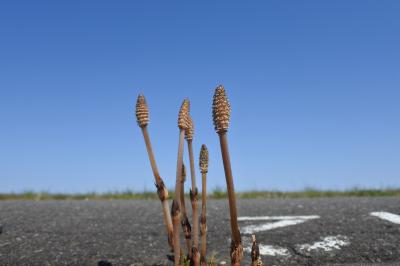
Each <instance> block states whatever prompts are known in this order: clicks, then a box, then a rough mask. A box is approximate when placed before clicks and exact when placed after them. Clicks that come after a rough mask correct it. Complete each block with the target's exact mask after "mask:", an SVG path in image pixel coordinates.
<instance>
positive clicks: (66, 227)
mask: <svg viewBox="0 0 400 266" xmlns="http://www.w3.org/2000/svg"><path fill="white" fill-rule="evenodd" d="M187 203H189V201H187ZM187 208H188V210H190V209H191V208H190V206H189V204H188V206H187ZM207 211H208V213H207V222H208V238H207V243H208V255H211V254H215V257H216V258H217V259H218V261H219V262H222V263H223V262H226V265H229V243H230V240H229V237H230V226H229V210H228V205H227V200H209V201H208V209H207ZM238 213H239V216H240V218H239V219H240V221H239V225H240V227H241V231H242V238H243V243H244V246H245V250H246V251H245V253H244V263H243V265H248V263H249V260H250V254H249V252H248V251H249V247H250V237H251V234H253V233H254V234H256V236H257V239H258V241H259V242H260V245H261V246H260V249H261V252H262V253H263V254H264V255H263V257H262V258H263V262H264V265H296V266H297V265H318V266H319V265H349V266H350V265H400V216H399V215H400V198H316V199H254V200H239V201H238ZM0 226H1V227H0V232H1V233H0V265H41V266H42V265H99V262H100V265H101V264H102V263H103V264H102V265H153V264H157V265H165V264H170V262H169V261H168V259H167V256H166V255H167V254H169V249H168V246H167V240H166V236H165V232H164V225H163V222H162V214H161V205H160V202H159V201H155V200H126V201H116V200H113V201H37V202H35V201H0ZM182 244H183V241H182ZM182 246H183V245H182Z"/></svg>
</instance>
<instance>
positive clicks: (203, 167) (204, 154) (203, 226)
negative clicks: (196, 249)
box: [199, 144, 208, 266]
mask: <svg viewBox="0 0 400 266" xmlns="http://www.w3.org/2000/svg"><path fill="white" fill-rule="evenodd" d="M199 166H200V172H201V181H202V182H201V216H200V235H201V249H200V264H201V265H202V266H206V265H207V259H206V252H207V240H206V234H207V222H206V201H207V172H208V150H207V146H206V145H205V144H203V145H201V150H200V159H199Z"/></svg>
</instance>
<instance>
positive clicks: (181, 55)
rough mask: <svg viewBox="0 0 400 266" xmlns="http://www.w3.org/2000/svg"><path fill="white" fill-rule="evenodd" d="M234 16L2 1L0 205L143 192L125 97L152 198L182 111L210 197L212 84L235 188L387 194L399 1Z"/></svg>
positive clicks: (399, 178)
mask: <svg viewBox="0 0 400 266" xmlns="http://www.w3.org/2000/svg"><path fill="white" fill-rule="evenodd" d="M189 2H190V3H189ZM247 3H248V4H244V2H243V1H240V3H239V1H237V2H234V1H200V2H196V3H194V2H193V1H181V2H175V1H97V0H96V1H8V3H7V2H6V1H3V2H2V3H1V4H0V181H1V182H0V183H1V184H0V192H10V191H17V192H18V191H23V190H36V191H40V190H46V191H51V192H86V191H108V190H122V189H126V188H131V189H134V190H137V191H142V190H144V189H146V190H153V188H154V187H153V176H152V172H151V168H150V164H149V162H148V158H147V153H146V149H145V145H144V142H143V139H142V135H141V132H140V129H139V128H138V127H137V125H136V120H135V115H134V106H135V101H136V97H137V95H138V93H143V94H144V95H145V96H146V98H147V101H148V104H149V107H150V115H151V124H150V125H149V131H150V135H151V138H152V142H153V148H154V150H155V155H156V159H157V162H158V165H159V169H160V172H161V175H162V177H163V178H164V180H165V183H166V184H167V186H168V187H169V188H172V187H173V186H174V183H175V167H176V156H177V144H178V128H177V122H176V120H177V114H178V110H179V107H180V104H181V102H182V100H183V98H185V97H188V98H189V99H190V100H191V106H192V116H193V119H194V122H195V126H196V135H195V139H194V145H195V146H194V149H195V156H196V159H197V157H198V152H199V150H200V146H201V144H202V143H206V144H207V145H208V148H209V151H210V171H209V179H208V187H209V189H213V188H215V187H217V186H219V187H221V188H225V179H224V174H223V167H222V163H221V155H220V150H219V142H218V137H217V134H216V133H215V132H214V129H213V125H212V119H211V103H212V95H213V92H214V88H215V87H216V86H217V85H218V84H223V85H224V86H225V88H226V90H227V93H228V96H229V98H230V101H231V105H232V119H231V127H230V130H229V133H228V134H229V135H228V138H229V145H230V152H231V159H232V168H233V174H234V179H235V185H236V188H237V190H249V189H280V190H295V189H302V188H304V187H315V188H320V189H346V188H351V187H354V186H358V187H363V188H365V187H368V188H371V187H373V188H382V187H387V186H392V187H393V186H395V187H399V186H400V123H399V119H400V15H399V14H400V1H398V0H393V1H390V0H387V1H379V0H375V1H368V0H359V1H355V0H346V1H333V0H332V1H321V0H315V1H297V0H296V1H295V0H293V1H247ZM185 155H187V153H186V154H185ZM185 160H186V161H187V158H186V157H185ZM196 166H197V162H196ZM197 173H198V180H200V174H199V172H197ZM199 184H200V183H199Z"/></svg>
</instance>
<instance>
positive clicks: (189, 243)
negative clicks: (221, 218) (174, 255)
mask: <svg viewBox="0 0 400 266" xmlns="http://www.w3.org/2000/svg"><path fill="white" fill-rule="evenodd" d="M185 181H186V167H185V165H184V164H182V181H181V182H182V185H181V197H180V198H181V207H182V216H181V224H182V230H183V234H184V235H185V239H186V249H187V252H188V257H189V259H191V258H192V239H191V237H192V236H191V235H192V228H191V226H190V223H189V219H188V217H187V212H186V204H185V188H184V185H185Z"/></svg>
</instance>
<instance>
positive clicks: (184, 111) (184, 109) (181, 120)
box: [178, 99, 190, 130]
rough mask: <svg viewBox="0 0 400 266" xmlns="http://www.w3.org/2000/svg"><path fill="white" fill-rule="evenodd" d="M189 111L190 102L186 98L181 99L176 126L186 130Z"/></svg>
mask: <svg viewBox="0 0 400 266" xmlns="http://www.w3.org/2000/svg"><path fill="white" fill-rule="evenodd" d="M189 111H190V102H189V100H188V99H185V100H183V103H182V105H181V109H180V110H179V114H178V127H179V128H180V129H183V130H186V129H187V128H188V124H189V121H188V120H189Z"/></svg>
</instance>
